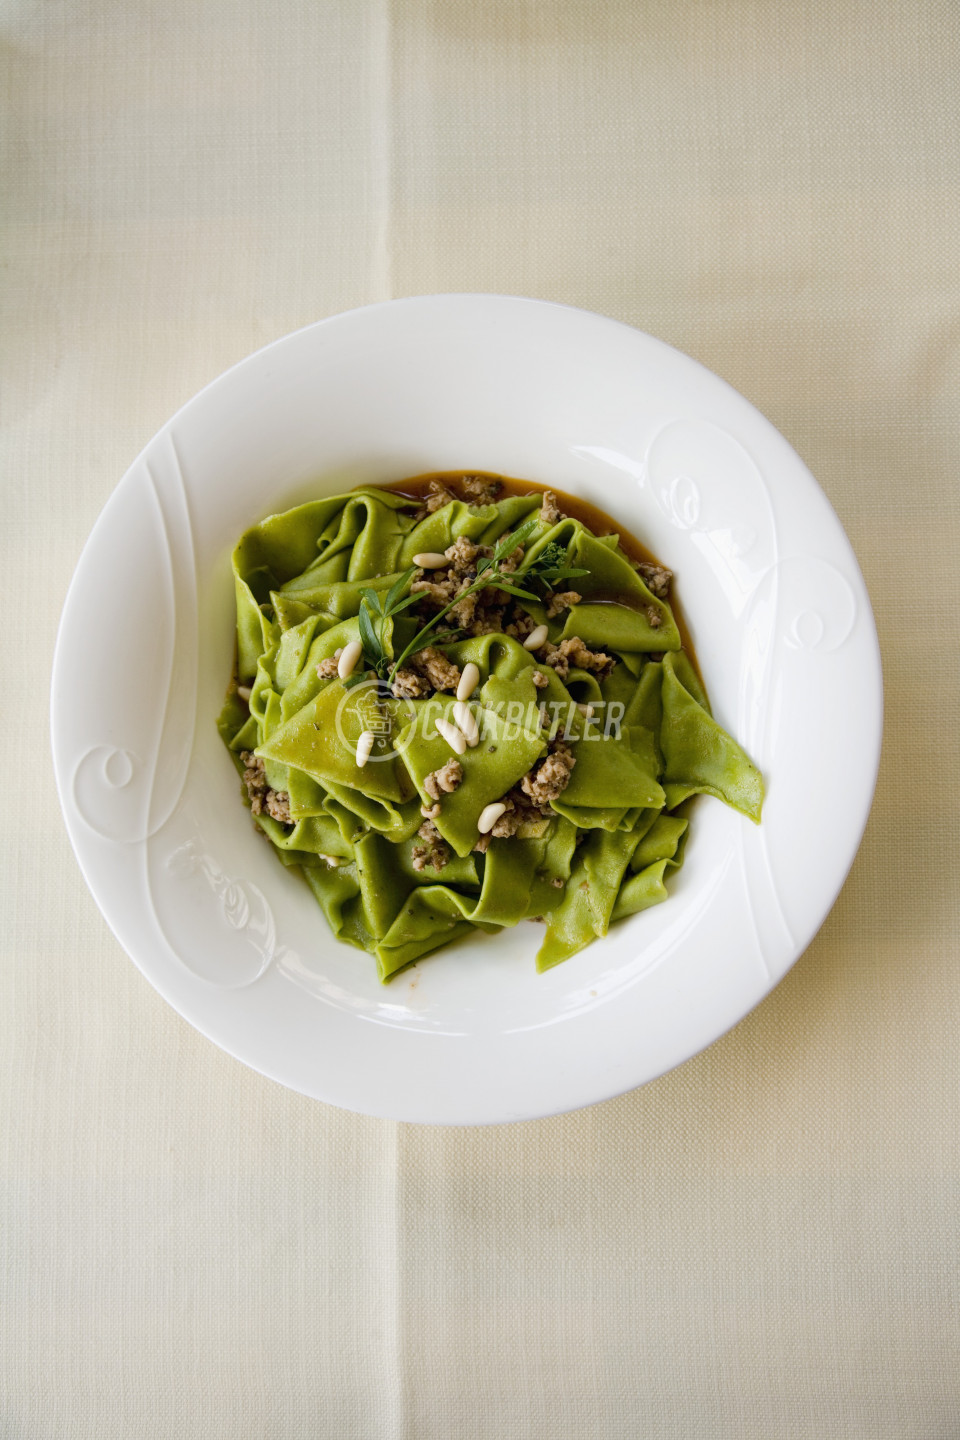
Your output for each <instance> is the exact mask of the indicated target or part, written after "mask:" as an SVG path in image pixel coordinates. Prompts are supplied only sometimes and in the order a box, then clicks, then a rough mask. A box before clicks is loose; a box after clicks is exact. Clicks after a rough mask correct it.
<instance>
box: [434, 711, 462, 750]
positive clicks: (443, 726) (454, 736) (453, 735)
mask: <svg viewBox="0 0 960 1440" xmlns="http://www.w3.org/2000/svg"><path fill="white" fill-rule="evenodd" d="M433 723H434V724H435V725H436V727H437V729H438V730H439V732H440V734H441V735H442V736H443V738H444V740H446V742H447V744H448V745H449V746H450V749H451V750H455V751H456V752H457V754H458V755H462V754H463V752H464V750H466V748H467V737H466V736H465V735H464V734H462V733H461V731H459V730H458V729H457V727H456V725H454V723H453V721H452V720H445V719H444V718H443V716H442V715H441V716H439V717H438V718H437V719H436V720H435V721H434V722H433Z"/></svg>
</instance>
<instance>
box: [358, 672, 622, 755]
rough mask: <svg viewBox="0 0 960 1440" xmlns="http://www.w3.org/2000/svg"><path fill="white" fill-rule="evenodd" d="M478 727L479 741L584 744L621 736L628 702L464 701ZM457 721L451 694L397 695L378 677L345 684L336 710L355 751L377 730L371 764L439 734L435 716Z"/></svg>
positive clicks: (482, 742)
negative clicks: (538, 739) (526, 738)
mask: <svg viewBox="0 0 960 1440" xmlns="http://www.w3.org/2000/svg"><path fill="white" fill-rule="evenodd" d="M465 704H466V709H467V710H468V711H469V712H470V714H471V715H472V717H473V720H474V723H475V725H476V727H477V737H478V738H477V740H476V742H475V743H476V745H477V746H481V747H482V746H483V745H484V744H486V745H503V744H507V745H509V744H510V743H511V742H513V743H515V742H516V741H517V740H518V739H519V738H520V736H521V735H527V736H529V735H531V734H533V735H537V734H542V735H543V738H544V739H545V740H546V739H556V740H566V741H567V742H569V743H571V744H574V743H575V744H582V743H583V742H584V741H588V740H611V739H612V740H619V738H620V726H621V722H622V720H623V715H624V708H625V707H624V706H623V705H622V704H620V702H619V701H610V702H609V703H607V702H605V701H603V700H594V701H592V702H591V703H589V704H577V703H576V702H574V701H569V700H559V701H558V700H553V701H544V700H541V701H523V700H500V701H493V702H491V703H489V704H487V703H484V704H480V703H479V702H478V701H475V700H474V701H467V702H465ZM438 720H445V721H446V722H447V723H448V724H454V723H455V720H456V717H455V715H454V714H453V712H452V710H451V701H450V697H449V696H444V695H433V696H431V698H430V699H429V700H420V701H418V702H417V703H414V702H413V701H412V700H407V699H396V698H394V697H393V696H391V695H390V694H388V693H386V694H385V693H384V691H383V689H382V688H381V686H380V685H379V684H378V682H377V681H376V680H364V681H362V682H361V683H360V684H359V685H354V686H353V687H351V689H349V690H345V691H344V694H343V698H342V699H341V701H340V703H339V705H338V706H337V711H336V727H337V737H338V739H339V740H340V742H341V744H342V745H343V746H344V748H345V749H347V750H351V751H356V750H357V746H358V742H359V740H360V736H361V735H362V734H363V733H364V732H367V733H368V734H370V735H372V736H373V745H372V748H371V750H370V754H369V759H368V760H367V761H366V762H365V763H367V764H370V765H372V764H374V763H377V762H383V761H385V760H394V759H395V758H396V757H397V755H398V754H399V753H400V749H399V748H398V743H397V742H398V740H399V739H400V738H401V736H402V740H403V748H406V746H407V745H408V744H409V743H410V741H411V740H413V739H416V738H420V739H422V740H429V739H433V738H435V736H436V735H437V721H438ZM460 728H461V729H462V728H463V727H460Z"/></svg>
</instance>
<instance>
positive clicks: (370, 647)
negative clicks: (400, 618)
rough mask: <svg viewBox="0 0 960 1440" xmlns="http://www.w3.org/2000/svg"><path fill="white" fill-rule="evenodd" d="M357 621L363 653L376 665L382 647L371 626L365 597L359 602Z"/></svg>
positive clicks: (378, 661)
mask: <svg viewBox="0 0 960 1440" xmlns="http://www.w3.org/2000/svg"><path fill="white" fill-rule="evenodd" d="M357 623H358V624H359V626H360V641H361V644H362V645H363V653H364V654H365V655H366V657H367V659H368V660H369V662H370V664H371V665H378V664H379V663H380V661H381V660H382V659H383V647H382V646H381V644H380V641H379V640H378V639H377V635H376V631H375V630H374V628H373V621H372V620H371V619H370V611H369V609H368V607H367V601H366V598H364V599H363V600H362V601H361V602H360V611H359V613H358V615H357Z"/></svg>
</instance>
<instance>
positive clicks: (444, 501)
mask: <svg viewBox="0 0 960 1440" xmlns="http://www.w3.org/2000/svg"><path fill="white" fill-rule="evenodd" d="M456 483H457V488H458V489H459V491H460V495H462V497H463V499H464V500H465V501H466V503H467V504H468V505H492V504H493V502H494V500H496V498H497V496H498V495H499V494H500V491H501V490H502V489H503V486H502V485H501V483H500V481H499V480H490V479H489V478H488V477H487V476H486V475H460V476H458V477H457V482H456ZM459 498H460V496H458V495H455V494H454V492H453V491H452V490H451V489H450V487H449V485H445V484H444V482H443V481H442V480H440V479H439V478H438V477H437V476H434V478H433V479H432V480H431V481H430V484H429V486H428V488H427V495H426V498H425V504H426V507H427V514H428V515H433V514H435V513H436V511H437V510H442V509H443V507H444V505H449V504H450V503H451V502H452V501H454V500H457V499H459Z"/></svg>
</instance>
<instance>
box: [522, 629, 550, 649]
mask: <svg viewBox="0 0 960 1440" xmlns="http://www.w3.org/2000/svg"><path fill="white" fill-rule="evenodd" d="M548 634H549V631H548V630H547V627H546V625H538V626H537V628H536V630H531V631H530V634H529V635H528V636H527V638H526V640H524V642H523V648H524V650H539V649H540V646H541V645H543V644H544V642H545V641H546V638H547V635H548Z"/></svg>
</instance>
